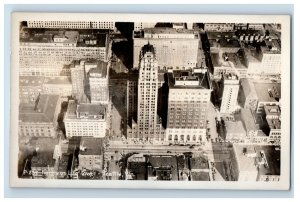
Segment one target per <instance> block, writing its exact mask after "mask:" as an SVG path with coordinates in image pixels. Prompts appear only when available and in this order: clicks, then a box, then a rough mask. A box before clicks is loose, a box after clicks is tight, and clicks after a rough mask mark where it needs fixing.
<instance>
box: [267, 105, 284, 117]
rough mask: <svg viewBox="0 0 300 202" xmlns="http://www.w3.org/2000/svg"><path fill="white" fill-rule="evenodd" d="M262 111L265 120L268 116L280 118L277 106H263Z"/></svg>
mask: <svg viewBox="0 0 300 202" xmlns="http://www.w3.org/2000/svg"><path fill="white" fill-rule="evenodd" d="M264 110H265V113H266V117H267V118H268V116H272V117H280V115H281V110H280V107H279V106H277V105H265V106H264Z"/></svg>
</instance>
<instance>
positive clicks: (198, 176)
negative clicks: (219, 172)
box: [191, 172, 209, 181]
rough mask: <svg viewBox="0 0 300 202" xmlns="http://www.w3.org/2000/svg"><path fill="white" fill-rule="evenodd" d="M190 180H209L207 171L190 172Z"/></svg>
mask: <svg viewBox="0 0 300 202" xmlns="http://www.w3.org/2000/svg"><path fill="white" fill-rule="evenodd" d="M191 175H192V181H209V173H208V172H192V173H191Z"/></svg>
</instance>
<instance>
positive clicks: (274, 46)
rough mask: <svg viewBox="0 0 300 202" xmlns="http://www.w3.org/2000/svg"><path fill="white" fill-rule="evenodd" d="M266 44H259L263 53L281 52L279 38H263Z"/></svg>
mask: <svg viewBox="0 0 300 202" xmlns="http://www.w3.org/2000/svg"><path fill="white" fill-rule="evenodd" d="M265 43H266V46H261V51H262V53H263V54H280V53H281V42H280V40H275V39H274V40H272V39H270V40H265Z"/></svg>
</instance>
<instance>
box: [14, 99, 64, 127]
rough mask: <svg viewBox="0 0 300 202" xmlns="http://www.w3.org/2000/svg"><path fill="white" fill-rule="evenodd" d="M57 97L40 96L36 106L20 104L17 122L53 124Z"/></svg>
mask: <svg viewBox="0 0 300 202" xmlns="http://www.w3.org/2000/svg"><path fill="white" fill-rule="evenodd" d="M58 100H59V95H48V94H42V95H40V97H39V98H38V99H37V104H36V105H35V106H34V105H28V104H23V103H21V104H20V106H19V120H20V121H23V122H33V123H37V122H54V121H55V120H53V119H54V115H55V114H54V113H55V108H56V106H57V105H58V104H60V103H58Z"/></svg>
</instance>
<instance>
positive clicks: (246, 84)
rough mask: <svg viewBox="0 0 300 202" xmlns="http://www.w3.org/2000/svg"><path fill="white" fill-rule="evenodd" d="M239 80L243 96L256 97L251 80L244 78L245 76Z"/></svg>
mask: <svg viewBox="0 0 300 202" xmlns="http://www.w3.org/2000/svg"><path fill="white" fill-rule="evenodd" d="M240 81H241V86H242V88H243V91H244V94H245V96H246V97H248V96H252V97H254V98H257V95H256V91H255V87H254V84H253V81H252V80H250V79H246V78H242V79H241V80H240Z"/></svg>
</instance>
